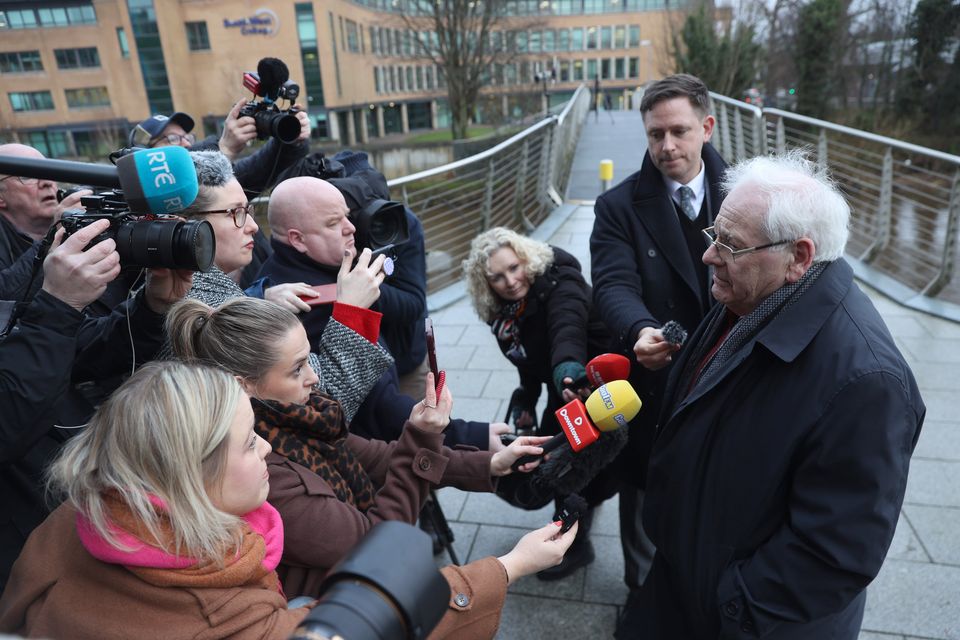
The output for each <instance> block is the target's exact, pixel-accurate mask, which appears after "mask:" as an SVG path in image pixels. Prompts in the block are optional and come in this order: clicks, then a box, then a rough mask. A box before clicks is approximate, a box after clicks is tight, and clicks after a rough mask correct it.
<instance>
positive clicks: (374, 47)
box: [370, 27, 380, 55]
mask: <svg viewBox="0 0 960 640" xmlns="http://www.w3.org/2000/svg"><path fill="white" fill-rule="evenodd" d="M370 53H372V54H374V55H379V53H380V36H379V34H377V28H376V27H370Z"/></svg>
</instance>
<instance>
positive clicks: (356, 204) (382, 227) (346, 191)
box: [327, 175, 410, 252]
mask: <svg viewBox="0 0 960 640" xmlns="http://www.w3.org/2000/svg"><path fill="white" fill-rule="evenodd" d="M327 182H329V183H330V184H332V185H333V186H335V187H336V188H337V189H339V190H340V193H342V194H343V199H344V200H346V202H347V206H348V207H349V208H350V214H349V215H350V221H351V222H352V223H353V226H355V227H356V228H357V231H356V233H355V234H354V242H355V244H356V247H357V251H358V252H359V251H362V250H364V249H366V248H369V249H370V250H371V251H374V252H377V251H382V250H388V249H392V248H393V247H394V246H396V245H398V244H403V243H404V242H406V241H408V240H409V239H410V228H409V226H408V225H407V212H406V210H405V209H404V207H403V203H402V202H394V201H392V200H384V199H383V198H378V197H377V196H376V195H375V194H374V193H373V189H371V188H370V185H369V184H368V183H367V181H366V180H364V179H363V178H362V177H361V176H359V175H353V176H350V177H349V178H330V179H329V180H327Z"/></svg>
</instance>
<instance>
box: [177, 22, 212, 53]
mask: <svg viewBox="0 0 960 640" xmlns="http://www.w3.org/2000/svg"><path fill="white" fill-rule="evenodd" d="M183 26H184V27H186V29H187V47H189V49H190V51H209V50H210V34H208V33H207V21H206V20H200V21H199V22H184V23H183Z"/></svg>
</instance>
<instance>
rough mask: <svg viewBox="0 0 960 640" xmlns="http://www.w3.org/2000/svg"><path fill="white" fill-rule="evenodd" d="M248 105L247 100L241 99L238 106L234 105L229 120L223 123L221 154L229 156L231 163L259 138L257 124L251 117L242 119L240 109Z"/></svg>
mask: <svg viewBox="0 0 960 640" xmlns="http://www.w3.org/2000/svg"><path fill="white" fill-rule="evenodd" d="M245 104H247V101H246V99H243V98H241V99H240V100H239V101H238V102H237V104H235V105H233V108H232V109H230V113H228V114H227V119H226V120H225V121H224V122H223V133H221V134H220V142H219V145H220V153H222V154H223V155H225V156H227V159H228V160H230V162H233V161H234V160H235V159H236V157H237V156H238V155H240V153H241V152H242V151H243V150H244V149H245V148H246V146H247V143H248V142H250V141H251V140H253V139H254V138H256V137H257V123H256V121H255V120H254V119H253V118H251V117H250V116H243V117H242V118H241V117H240V109H242V108H243V105H245Z"/></svg>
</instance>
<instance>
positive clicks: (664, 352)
mask: <svg viewBox="0 0 960 640" xmlns="http://www.w3.org/2000/svg"><path fill="white" fill-rule="evenodd" d="M640 112H641V114H642V115H643V123H644V128H645V130H646V133H647V141H648V150H647V153H646V154H645V155H644V158H643V165H642V167H641V169H640V171H638V172H637V173H634V174H633V175H631V176H630V177H628V178H627V179H626V180H624V181H623V182H621V183H620V184H619V185H617V186H616V187H614V188H613V189H610V190H609V191H607V192H606V193H604V194H603V195H601V196H600V198H598V199H597V203H596V208H595V212H596V221H595V222H594V226H593V233H592V235H591V236H590V253H591V272H592V278H593V287H594V291H593V294H594V304H595V305H596V306H597V308H598V309H599V311H600V315H601V317H603V318H604V320H605V321H606V323H607V326H608V327H609V329H610V333H611V335H613V337H614V340H615V343H616V348H617V349H618V350H620V351H622V352H624V353H625V354H627V355H628V356H630V357H631V358H632V359H634V360H635V361H636V363H635V364H634V366H633V368H632V371H631V374H630V382H631V383H632V384H633V385H634V388H635V389H636V390H637V392H638V393H639V394H640V396H641V398H642V399H643V408H642V409H641V411H640V413H639V414H638V415H637V418H636V419H635V420H634V421H633V423H631V425H630V441H629V444H628V445H627V448H626V449H625V450H624V453H623V454H621V456H620V460H619V463H620V466H621V469H622V480H623V486H622V488H621V491H620V535H621V543H622V545H623V552H624V565H625V566H624V572H625V581H626V583H627V587H628V588H629V589H630V597H628V600H627V608H629V607H630V606H631V603H632V602H633V601H634V600H635V599H636V596H637V593H638V591H639V587H640V585H641V584H642V582H643V579H644V576H645V575H646V572H647V570H648V569H649V566H650V562H651V560H652V557H653V548H652V546H651V544H650V542H649V540H648V539H647V538H646V535H645V534H644V532H643V527H642V524H641V522H640V517H641V510H642V504H643V488H644V486H645V483H646V471H647V459H648V457H649V453H650V446H651V443H652V442H653V435H654V431H655V428H656V424H657V414H658V413H659V412H660V402H661V397H662V395H663V390H664V386H665V384H666V379H667V374H668V372H669V369H670V362H671V358H672V355H673V354H674V353H675V352H676V351H678V350H679V349H680V347H679V346H678V345H674V344H671V343H669V342H667V341H665V340H664V338H663V334H662V332H661V327H662V326H663V325H664V324H665V323H666V322H667V321H669V320H674V321H676V322H678V323H680V325H682V326H683V327H684V328H686V329H687V330H692V329H694V328H695V327H696V326H697V325H698V324H700V320H702V319H703V317H704V315H705V314H706V313H707V311H708V309H709V308H710V306H711V304H712V298H711V297H710V292H709V282H708V280H709V271H708V268H707V266H706V265H704V264H703V263H702V262H701V260H700V257H701V256H702V255H703V252H704V251H705V250H706V248H707V243H706V241H705V239H704V237H703V234H702V233H701V230H702V229H704V228H705V227H709V226H710V225H711V224H712V223H713V219H714V216H715V215H716V212H717V211H718V210H719V208H720V204H721V202H722V201H723V194H722V193H721V191H720V189H719V187H718V182H719V180H720V177H721V174H722V173H723V171H724V170H725V169H726V163H724V161H723V159H722V158H721V157H720V155H719V154H718V153H717V152H716V151H715V150H714V149H713V147H712V146H710V145H709V144H708V142H709V140H710V136H711V135H712V134H713V127H714V123H715V119H714V117H713V116H712V115H710V96H709V93H708V90H707V87H706V86H705V85H704V84H703V82H702V81H701V80H700V79H699V78H696V77H694V76H691V75H686V74H680V75H673V76H669V77H667V78H664V79H663V80H660V81H658V82H655V83H653V84H652V85H651V86H650V87H649V88H648V89H647V90H646V92H645V93H644V96H643V100H642V102H641V104H640Z"/></svg>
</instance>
